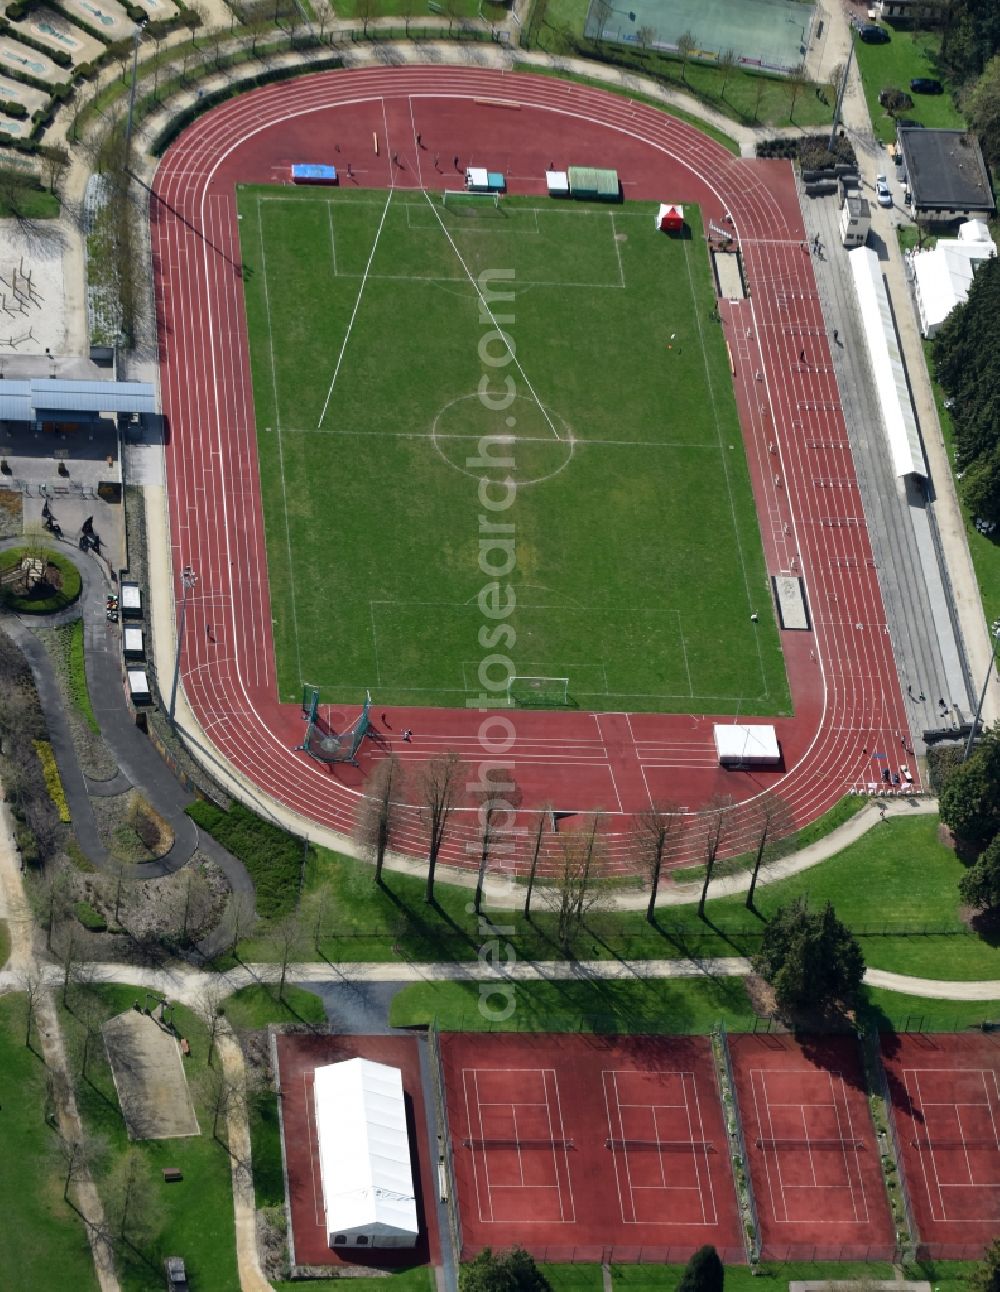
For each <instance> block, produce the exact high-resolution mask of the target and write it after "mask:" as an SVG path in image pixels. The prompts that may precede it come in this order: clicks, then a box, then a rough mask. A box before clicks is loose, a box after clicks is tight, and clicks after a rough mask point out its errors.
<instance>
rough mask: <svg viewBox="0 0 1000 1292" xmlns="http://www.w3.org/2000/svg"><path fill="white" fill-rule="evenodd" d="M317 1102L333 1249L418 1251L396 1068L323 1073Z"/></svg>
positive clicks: (362, 1062)
mask: <svg viewBox="0 0 1000 1292" xmlns="http://www.w3.org/2000/svg"><path fill="white" fill-rule="evenodd" d="M314 1082H315V1085H314V1092H313V1097H314V1101H315V1109H316V1130H317V1138H318V1140H319V1165H320V1177H321V1179H322V1182H323V1208H324V1212H325V1215H326V1229H327V1240H328V1242H329V1244H330V1246H331V1247H414V1246H416V1242H417V1238H418V1236H419V1233H420V1228H419V1225H418V1224H417V1201H416V1195H415V1193H414V1189H413V1171H412V1169H411V1167H410V1141H409V1136H408V1134H407V1130H406V1105H405V1102H404V1099H403V1078H402V1075H401V1073H400V1071H399V1069H398V1068H391V1067H388V1066H387V1065H386V1064H384V1063H372V1062H371V1061H370V1060H369V1059H347V1060H345V1061H344V1062H342V1063H330V1064H327V1065H326V1066H325V1067H322V1068H317V1069H316V1072H315V1075H314Z"/></svg>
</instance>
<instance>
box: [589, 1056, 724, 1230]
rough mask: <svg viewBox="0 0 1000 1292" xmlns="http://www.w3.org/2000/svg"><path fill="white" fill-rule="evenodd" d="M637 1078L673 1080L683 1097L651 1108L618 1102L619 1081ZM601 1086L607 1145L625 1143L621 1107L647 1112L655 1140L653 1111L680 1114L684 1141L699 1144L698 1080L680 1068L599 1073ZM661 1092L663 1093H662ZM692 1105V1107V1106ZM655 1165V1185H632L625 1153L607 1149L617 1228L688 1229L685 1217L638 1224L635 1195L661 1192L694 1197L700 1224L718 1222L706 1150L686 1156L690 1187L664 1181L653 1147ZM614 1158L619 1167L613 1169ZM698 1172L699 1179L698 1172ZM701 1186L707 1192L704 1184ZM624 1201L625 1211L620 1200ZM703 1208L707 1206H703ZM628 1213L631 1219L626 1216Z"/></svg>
mask: <svg viewBox="0 0 1000 1292" xmlns="http://www.w3.org/2000/svg"><path fill="white" fill-rule="evenodd" d="M636 1074H640V1075H642V1076H644V1077H645V1076H649V1075H653V1076H658V1077H679V1078H680V1085H681V1093H682V1095H683V1098H682V1099H681V1100H680V1101H678V1102H677V1103H671V1102H670V1101H669V1100H667V1099H666V1098H663V1099H657V1102H656V1103H649V1102H643V1103H638V1102H633V1101H631V1100H628V1099H623V1098H622V1092H621V1088H620V1083H619V1078H623V1079H624V1078H627V1077H630V1076H635V1075H636ZM601 1084H602V1086H603V1089H604V1107H605V1112H606V1115H607V1119H608V1134H609V1138H610V1139H611V1140H625V1139H627V1138H628V1136H627V1135H626V1133H625V1120H624V1118H623V1116H622V1109H623V1108H642V1109H644V1110H647V1111H649V1112H651V1113H652V1118H653V1138H655V1139H658V1138H660V1132H659V1126H658V1123H657V1109H667V1108H674V1109H683V1110H684V1113H685V1116H686V1118H687V1123H688V1138H689V1141H690V1142H691V1143H692V1144H693V1143H704V1142H705V1127H704V1121H703V1118H702V1114H701V1102H700V1099H699V1095H698V1079H697V1076H696V1074H695V1073H693V1072H688V1071H685V1070H682V1069H675V1068H663V1069H659V1070H656V1071H655V1072H652V1073H650V1072H648V1071H647V1070H646V1069H639V1068H605V1069H604V1070H603V1071H602V1073H601ZM665 1093H666V1092H665ZM612 1095H613V1097H614V1106H613V1107H612ZM692 1104H693V1107H692ZM641 1151H642V1152H646V1151H647V1150H645V1149H643V1150H641ZM656 1153H657V1165H658V1167H659V1171H660V1181H661V1183H660V1184H659V1185H655V1184H654V1185H648V1184H636V1183H635V1182H634V1181H633V1179H632V1167H631V1162H630V1155H629V1150H628V1148H627V1147H624V1146H623V1147H620V1148H619V1147H612V1149H611V1160H612V1164H613V1167H614V1173H615V1187H616V1189H617V1192H618V1206H619V1209H620V1211H621V1217H622V1224H624V1225H688V1224H691V1223H692V1222H691V1221H690V1220H689V1219H687V1218H680V1219H678V1220H671V1219H669V1218H668V1217H666V1216H664V1218H663V1219H657V1220H649V1219H646V1218H643V1219H640V1218H639V1215H638V1208H637V1207H636V1194H638V1193H640V1192H649V1191H654V1190H655V1191H657V1192H660V1191H662V1192H664V1193H671V1192H673V1193H691V1192H692V1191H693V1192H696V1193H697V1194H698V1199H699V1205H700V1206H701V1214H702V1222H703V1223H704V1224H709V1225H714V1224H717V1223H718V1209H717V1207H716V1201H715V1186H714V1184H713V1181H712V1173H711V1169H710V1166H709V1161H708V1149H707V1148H705V1149H702V1150H701V1151H700V1152H699V1151H698V1150H696V1149H693V1150H692V1153H691V1156H692V1158H693V1160H694V1167H695V1183H694V1184H693V1185H691V1184H669V1183H668V1182H667V1181H668V1179H669V1177H670V1171H669V1170H668V1168H667V1160H666V1159H665V1156H664V1152H663V1149H661V1148H658V1149H657V1150H656ZM619 1159H620V1167H619ZM703 1170H704V1180H703V1178H702V1171H703ZM706 1181H707V1186H708V1187H707V1190H706V1187H705V1182H706ZM626 1195H627V1197H628V1204H629V1206H628V1208H626V1205H625V1200H626ZM706 1204H709V1205H706ZM629 1212H631V1214H629Z"/></svg>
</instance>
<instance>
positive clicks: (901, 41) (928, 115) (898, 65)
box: [854, 22, 965, 143]
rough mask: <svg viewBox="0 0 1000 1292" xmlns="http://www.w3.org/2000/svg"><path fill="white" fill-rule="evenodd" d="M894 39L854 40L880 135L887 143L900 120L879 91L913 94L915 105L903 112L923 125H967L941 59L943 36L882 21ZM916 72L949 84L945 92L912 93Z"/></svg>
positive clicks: (894, 134)
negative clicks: (882, 42)
mask: <svg viewBox="0 0 1000 1292" xmlns="http://www.w3.org/2000/svg"><path fill="white" fill-rule="evenodd" d="M882 25H883V26H884V27H885V29H886V31H888V32H889V34H890V36H891V37H892V39H891V40H890V41H889V42H888V44H885V45H868V44H866V43H865V42H864V41H863V40H856V41H855V42H854V47H855V50H856V51H857V59H858V68H859V69H860V72H861V81H862V84H863V85H864V90H865V100H866V102H867V103H868V112H869V114H870V116H871V119H872V126H873V127H874V129H875V134H876V136H877V137H878V138H879V139H881V140H882V142H883V143H892V142H893V141H894V140H895V138H896V122H895V120H894V119H893V118H892V117H890V116H889V114H888V113H887V112H886V111H885V110H884V108H882V107H881V105H880V104H879V101H878V96H879V91H880V90H888V89H896V90H903V91H904V92H905V93H907V94H910V97H911V98H912V99H913V107H912V108H907V109H906V111H905V112H901V113H900V116H902V117H905V118H906V119H907V120H908V121H916V122H918V123H919V124H920V125H922V126H936V127H946V126H959V127H961V126H964V125H965V119H964V117H963V116H962V114H961V113H960V112H959V110H958V108H956V107H955V103H954V100H953V99H952V97H951V94H950V93H948V89H949V86H948V81H947V79H946V77H945V76H944V74H943V72H942V71H941V70H940V69H939V67H938V63H937V51H938V49H939V48H940V45H941V36H940V34H939V33H937V32H928V31H906V30H902V29H899V28H896V27H894V26H893V25H892V23H888V22H887V23H883V24H882ZM916 76H927V77H932V78H933V79H934V80H938V81H940V82H941V84H942V85H943V86H944V87H945V93H944V94H911V93H910V81H911V80H913V78H914V77H916Z"/></svg>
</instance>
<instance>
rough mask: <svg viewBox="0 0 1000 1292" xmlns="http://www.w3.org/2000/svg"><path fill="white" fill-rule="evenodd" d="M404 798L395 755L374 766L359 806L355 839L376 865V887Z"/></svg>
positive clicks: (402, 783) (400, 775) (401, 767)
mask: <svg viewBox="0 0 1000 1292" xmlns="http://www.w3.org/2000/svg"><path fill="white" fill-rule="evenodd" d="M403 798H404V778H403V765H402V763H401V762H400V761H399V759H398V758H397V757H396V755H395V754H390V755H389V756H388V758H383V759H382V760H381V761H380V762H378V763H376V764H375V766H374V768H373V769H372V773H371V775H370V776H369V777H368V779H367V781H365V790H364V795H363V796H362V798H361V801H360V802H359V803H358V811H357V817H356V821H355V838H356V839H357V841H358V843H360V845H361V847H362V848H363V849H364V850H365V852H366V854H367V855H368V856H369V857H371V858H372V859H373V860H374V862H375V883H376V884H379V885H381V883H382V864H383V862H384V861H385V854H386V852H387V851H388V850H389V848H390V846H391V844H392V837H393V834H394V833H395V830H396V825H397V823H398V820H399V811H400V806H401V804H402V802H403Z"/></svg>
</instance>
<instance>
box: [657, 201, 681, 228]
mask: <svg viewBox="0 0 1000 1292" xmlns="http://www.w3.org/2000/svg"><path fill="white" fill-rule="evenodd" d="M656 227H657V228H658V229H660V230H661V231H662V232H664V233H680V232H681V230H682V229H683V228H684V208H683V207H682V206H676V205H674V203H673V202H661V203H660V209H659V212H658V213H657V216H656Z"/></svg>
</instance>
